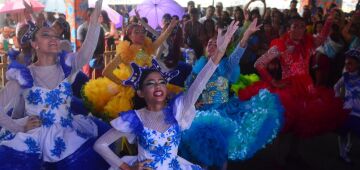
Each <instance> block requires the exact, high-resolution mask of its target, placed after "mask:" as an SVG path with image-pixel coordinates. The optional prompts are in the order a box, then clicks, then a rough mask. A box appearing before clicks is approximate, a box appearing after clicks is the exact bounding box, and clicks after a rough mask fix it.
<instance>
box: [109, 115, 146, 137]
mask: <svg viewBox="0 0 360 170" xmlns="http://www.w3.org/2000/svg"><path fill="white" fill-rule="evenodd" d="M110 124H111V126H112V127H113V128H114V129H116V130H117V131H119V132H122V133H125V134H126V138H127V140H128V141H129V142H130V143H134V141H135V138H136V136H137V135H139V133H141V131H142V129H143V128H144V127H143V125H142V122H141V121H140V119H139V118H138V116H137V115H136V113H135V111H133V110H130V111H128V112H122V113H120V116H119V117H118V118H116V119H114V120H112V121H111V122H110Z"/></svg>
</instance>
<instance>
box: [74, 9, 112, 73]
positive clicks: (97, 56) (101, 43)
mask: <svg viewBox="0 0 360 170" xmlns="http://www.w3.org/2000/svg"><path fill="white" fill-rule="evenodd" d="M92 12H93V9H91V8H89V9H88V10H87V13H86V16H85V22H84V23H83V24H81V25H80V26H79V27H78V29H77V42H78V44H80V45H81V44H82V43H83V42H84V40H85V36H86V33H87V31H88V27H89V21H90V16H91V14H92ZM104 51H105V32H104V30H103V29H100V35H99V40H98V42H97V46H96V49H95V52H94V56H93V59H92V61H94V62H95V63H96V62H97V63H98V64H94V65H93V68H91V67H90V65H89V64H86V65H85V66H84V67H83V72H84V73H85V74H86V75H87V76H88V77H91V73H92V71H93V69H94V68H101V67H102V66H103V58H102V57H103V56H102V55H103V54H104ZM101 72H102V70H101V69H97V70H96V75H101Z"/></svg>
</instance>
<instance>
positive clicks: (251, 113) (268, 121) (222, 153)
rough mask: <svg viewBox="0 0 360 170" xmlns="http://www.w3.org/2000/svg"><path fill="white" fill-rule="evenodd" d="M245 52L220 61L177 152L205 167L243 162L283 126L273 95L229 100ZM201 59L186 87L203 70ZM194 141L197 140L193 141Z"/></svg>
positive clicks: (277, 101) (202, 58) (264, 94)
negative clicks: (237, 161) (244, 99)
mask: <svg viewBox="0 0 360 170" xmlns="http://www.w3.org/2000/svg"><path fill="white" fill-rule="evenodd" d="M243 52H244V49H242V48H240V47H237V48H236V49H235V51H234V52H233V53H232V54H231V56H230V57H228V58H223V59H222V61H221V62H220V64H219V66H218V68H217V70H216V71H215V73H214V74H213V75H212V77H211V78H210V80H209V82H208V83H207V85H206V89H205V90H204V91H203V93H202V94H201V96H200V98H199V100H198V102H200V103H201V106H200V107H198V108H197V113H196V117H195V120H194V121H193V123H192V125H191V127H190V129H189V130H186V131H185V132H184V133H183V134H182V141H181V147H180V153H181V155H182V156H183V157H185V158H187V159H189V160H191V161H194V162H196V163H199V164H201V165H205V166H218V167H221V166H222V165H223V164H224V163H225V162H226V160H228V159H230V160H245V159H249V158H251V157H252V156H253V155H254V154H255V153H256V152H257V151H259V150H260V149H262V148H264V147H265V145H266V144H268V143H270V142H271V141H272V140H273V139H274V138H275V137H276V136H277V134H278V132H279V131H280V129H281V127H282V124H283V115H282V113H283V108H282V106H281V104H280V102H279V99H278V97H277V96H276V95H274V94H271V93H270V92H269V91H267V90H261V91H260V92H259V94H258V95H256V96H254V97H253V98H252V99H251V100H249V101H240V100H239V99H237V98H236V97H230V96H229V92H230V89H229V87H230V83H234V82H236V80H237V78H238V77H239V75H240V67H239V61H240V58H241V56H242V55H243ZM206 62H207V58H206V57H201V58H200V59H199V60H198V61H197V62H196V63H195V66H194V67H193V72H192V75H191V77H189V79H188V82H187V84H191V82H192V81H193V80H194V77H196V75H197V74H198V73H199V71H200V70H201V69H202V68H203V67H204V65H205V64H206ZM194 139H196V140H194Z"/></svg>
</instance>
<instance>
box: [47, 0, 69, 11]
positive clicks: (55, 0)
mask: <svg viewBox="0 0 360 170" xmlns="http://www.w3.org/2000/svg"><path fill="white" fill-rule="evenodd" d="M44 11H46V12H55V13H62V14H66V5H65V1H64V0H47V1H46V3H45V9H44Z"/></svg>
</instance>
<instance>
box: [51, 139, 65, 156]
mask: <svg viewBox="0 0 360 170" xmlns="http://www.w3.org/2000/svg"><path fill="white" fill-rule="evenodd" d="M54 143H55V146H54V149H52V150H51V156H56V157H58V158H60V156H61V154H62V153H63V152H64V151H65V150H66V144H65V142H64V139H62V138H60V137H58V138H56V139H55V141H54Z"/></svg>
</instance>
